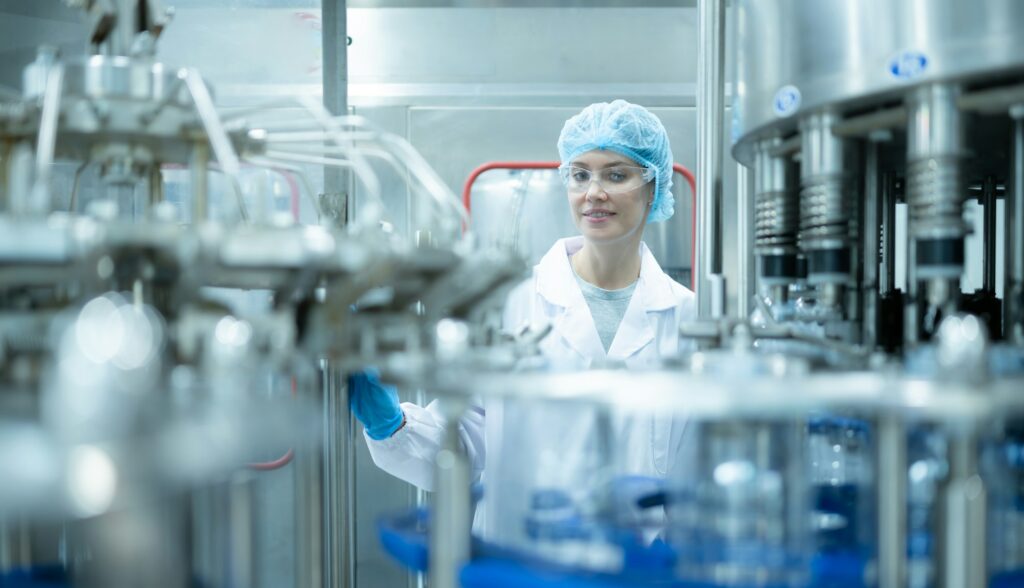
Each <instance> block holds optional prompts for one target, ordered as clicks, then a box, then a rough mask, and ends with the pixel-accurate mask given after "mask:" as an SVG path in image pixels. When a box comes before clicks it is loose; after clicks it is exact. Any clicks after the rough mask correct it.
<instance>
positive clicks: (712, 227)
mask: <svg viewBox="0 0 1024 588" xmlns="http://www.w3.org/2000/svg"><path fill="white" fill-rule="evenodd" d="M697 18H698V22H699V27H698V34H697V48H698V49H697V201H698V207H697V208H698V211H699V214H700V223H699V224H698V232H699V235H698V237H699V238H698V242H699V243H700V247H701V249H702V250H701V251H700V262H699V264H698V267H697V268H696V271H697V272H698V273H697V276H698V277H697V314H698V316H700V317H709V316H714V315H713V314H712V313H713V311H718V310H721V311H723V312H724V301H713V300H712V290H716V291H717V290H721V291H722V292H721V294H724V288H723V287H721V286H718V285H715V286H713V285H712V284H713V282H714V283H719V280H718V279H716V280H712V279H711V276H712V275H720V274H721V273H722V230H721V219H722V211H721V209H722V128H723V126H722V124H723V104H724V102H725V86H724V82H723V80H724V78H725V1H724V0H699V2H698V4H697ZM715 294H716V296H720V295H721V294H719V293H718V292H716V293H715ZM716 318H717V317H716Z"/></svg>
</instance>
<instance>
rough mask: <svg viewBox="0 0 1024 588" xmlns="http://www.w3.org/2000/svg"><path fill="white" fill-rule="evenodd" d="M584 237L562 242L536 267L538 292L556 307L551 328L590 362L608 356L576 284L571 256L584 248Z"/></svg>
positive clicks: (556, 244) (588, 308)
mask: <svg viewBox="0 0 1024 588" xmlns="http://www.w3.org/2000/svg"><path fill="white" fill-rule="evenodd" d="M582 245H583V238H582V237H571V238H568V239H562V240H560V241H558V242H557V243H555V246H554V247H552V248H551V250H550V251H548V253H547V254H546V255H545V256H544V257H543V258H542V259H541V260H540V263H538V264H537V282H536V283H537V291H538V293H539V294H540V295H541V296H542V297H543V298H544V299H545V300H547V301H548V303H550V304H552V305H553V306H554V307H555V312H554V313H553V314H554V316H553V317H552V319H551V323H552V328H553V330H554V331H555V333H556V334H557V335H558V336H559V337H561V338H562V339H563V340H564V341H565V342H566V343H568V345H569V346H570V347H571V348H572V349H574V350H575V351H576V352H577V353H579V354H580V355H581V356H583V358H585V359H586V360H587V363H588V364H589V363H590V361H592V360H593V359H594V358H603V357H605V352H604V345H602V344H601V338H600V336H599V335H598V334H597V326H596V325H595V324H594V318H593V317H592V316H591V315H590V307H589V306H587V301H586V300H585V299H584V298H583V292H582V291H580V286H579V284H578V283H576V277H575V275H573V271H572V267H571V266H570V265H569V257H568V256H569V254H571V253H575V252H576V251H578V250H579V249H580V247H582Z"/></svg>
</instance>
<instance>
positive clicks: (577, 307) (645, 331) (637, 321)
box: [536, 237, 677, 359]
mask: <svg viewBox="0 0 1024 588" xmlns="http://www.w3.org/2000/svg"><path fill="white" fill-rule="evenodd" d="M582 247H583V237H570V238H568V239H561V240H559V241H558V242H556V243H555V245H554V246H553V247H552V248H551V249H550V250H549V251H548V253H547V254H545V255H544V257H543V258H541V260H540V263H538V264H537V268H536V277H537V281H536V284H537V292H538V293H539V294H540V295H541V296H542V297H543V298H544V299H545V300H547V301H548V303H550V304H552V305H555V306H558V307H561V308H562V309H563V310H562V313H561V315H560V316H559V317H558V318H557V319H556V320H555V321H554V328H555V330H556V331H558V332H559V334H560V335H561V336H562V337H563V338H565V340H566V341H568V342H569V344H570V345H571V346H572V347H573V348H574V349H576V351H578V352H579V353H580V354H581V355H582V356H583V357H586V358H591V359H593V358H604V357H610V358H613V359H626V358H627V357H629V356H631V355H633V354H634V353H636V352H637V351H639V350H640V349H642V348H643V347H644V346H646V345H647V344H648V343H650V342H651V341H652V340H653V339H654V335H655V333H654V326H653V324H652V321H651V319H650V318H649V317H648V316H647V313H649V312H657V311H661V310H665V309H668V308H672V307H673V306H675V305H676V303H677V301H676V300H675V297H674V296H673V294H672V280H671V278H669V277H668V276H667V275H666V274H665V272H663V271H662V270H661V267H660V266H659V265H658V262H657V261H655V259H654V255H652V254H651V252H650V250H649V249H648V248H647V246H646V245H645V244H643V243H641V245H640V255H641V259H640V277H639V279H638V280H637V286H636V290H634V292H633V296H632V298H631V299H630V302H629V306H628V307H627V308H626V313H625V315H624V316H623V317H622V322H621V323H620V324H619V329H618V331H617V332H616V334H615V339H614V340H613V341H612V345H611V347H610V348H609V350H608V353H607V354H606V353H605V350H604V345H602V344H601V338H600V336H599V335H598V333H597V327H596V325H595V324H594V319H593V317H592V316H591V315H590V307H589V306H588V305H587V302H586V300H585V299H584V298H583V292H582V291H581V290H580V287H579V284H577V283H576V277H575V275H574V273H573V270H572V267H571V266H570V265H569V256H570V255H572V254H574V253H576V252H577V251H579V250H580V248H582Z"/></svg>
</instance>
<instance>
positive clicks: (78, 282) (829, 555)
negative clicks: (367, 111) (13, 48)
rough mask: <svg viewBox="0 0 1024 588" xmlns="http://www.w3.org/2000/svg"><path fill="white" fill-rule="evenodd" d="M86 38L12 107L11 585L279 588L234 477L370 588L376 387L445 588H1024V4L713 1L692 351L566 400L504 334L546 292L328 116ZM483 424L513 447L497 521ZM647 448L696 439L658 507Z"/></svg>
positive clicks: (302, 564)
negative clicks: (634, 434)
mask: <svg viewBox="0 0 1024 588" xmlns="http://www.w3.org/2000/svg"><path fill="white" fill-rule="evenodd" d="M69 4H74V5H75V6H76V7H77V8H79V9H81V10H82V11H83V13H84V14H85V15H86V17H87V18H86V22H87V23H88V24H87V26H88V28H89V35H88V38H89V43H90V48H89V50H88V51H87V52H85V53H83V54H78V55H60V54H57V53H56V52H54V51H53V50H51V49H48V48H45V47H44V48H41V49H40V51H39V53H38V57H37V58H36V60H35V61H34V62H33V63H31V64H27V67H26V69H25V75H24V80H23V85H22V91H21V92H20V93H4V94H0V259H2V260H3V263H2V266H0V477H2V483H0V574H2V575H0V585H6V583H8V582H9V583H15V582H21V583H25V584H28V585H52V584H54V583H56V584H59V585H67V584H71V585H74V586H121V585H125V586H149V585H153V586H188V585H204V586H205V585H209V586H251V585H255V584H256V583H257V578H256V577H255V575H256V571H255V566H254V561H253V560H254V558H255V557H257V548H256V546H255V545H254V543H253V531H252V529H253V516H254V515H253V509H252V508H251V503H252V496H251V488H249V487H248V486H247V484H246V482H245V475H244V472H247V471H250V470H251V469H253V468H256V469H260V468H267V467H274V466H275V465H276V464H280V463H284V462H288V461H291V462H292V463H293V464H294V466H295V470H296V484H297V486H296V488H297V496H298V499H297V501H296V517H295V519H296V523H297V524H296V527H295V529H294V536H293V537H290V538H289V540H290V541H291V543H293V544H294V548H295V553H296V577H295V585H296V586H303V587H306V586H317V587H320V586H351V585H352V584H353V582H354V581H353V579H352V578H353V577H354V575H353V574H352V568H353V566H354V565H355V562H354V561H353V560H352V558H351V555H350V550H349V547H350V544H351V541H352V538H351V532H352V526H353V525H352V521H353V518H352V514H353V513H352V506H351V502H350V501H349V500H348V499H349V497H350V492H351V488H352V486H351V477H352V475H353V469H352V454H351V451H352V443H353V441H358V439H354V438H353V436H352V434H351V429H350V424H351V417H350V415H349V413H348V409H347V402H346V401H345V387H344V377H343V376H344V375H345V374H346V373H347V372H352V371H356V370H361V369H365V368H366V367H369V366H374V367H376V368H377V369H379V370H380V372H381V374H382V377H383V378H384V379H385V380H386V381H390V382H393V383H397V384H399V385H402V386H407V387H416V388H418V389H421V390H423V391H424V393H425V394H427V395H429V396H436V397H439V398H441V400H442V403H441V406H442V407H443V410H444V411H445V414H446V415H447V416H448V424H447V430H446V435H447V436H446V446H445V447H444V449H442V450H441V451H440V452H439V453H438V455H437V456H436V458H435V463H436V470H435V484H434V486H435V488H434V492H433V495H432V497H431V500H430V508H429V510H416V511H413V512H403V513H398V514H390V515H387V516H384V517H383V518H382V520H381V538H382V541H383V543H384V545H385V546H386V548H387V549H388V550H389V552H391V553H392V554H394V555H395V556H396V558H398V559H399V560H400V561H402V562H403V563H404V564H405V565H407V566H408V567H410V568H411V569H414V570H417V571H422V572H425V573H426V580H427V582H428V583H429V585H430V586H433V587H436V588H446V587H454V586H459V585H461V586H466V587H472V586H491V587H493V586H503V585H507V586H513V585H514V586H548V587H553V586H576V587H580V586H595V587H597V586H609V585H612V586H637V587H644V586H680V587H682V586H687V587H690V586H716V587H717V586H722V587H748V586H772V587H775V586H779V587H803V586H822V587H824V586H880V587H882V588H902V587H922V588H923V587H929V586H944V587H950V588H959V587H978V586H986V585H987V586H1016V585H1021V583H1024V506H1022V505H1024V500H1022V499H1024V495H1022V491H1024V490H1022V488H1024V486H1022V484H1021V481H1022V479H1024V478H1022V476H1024V428H1022V426H1021V423H1022V416H1024V415H1022V412H1024V400H1022V396H1021V389H1022V384H1024V377H1022V376H1024V38H1022V37H1021V35H1020V31H1022V30H1024V4H1021V3H1018V2H1013V1H1010V0H989V1H986V2H979V3H965V2H959V1H957V0H948V1H947V0H933V1H930V2H920V1H915V0H898V1H889V0H865V1H862V2H859V3H850V2H844V1H841V0H826V1H821V0H818V1H810V0H777V1H766V0H739V1H737V2H734V3H731V4H730V8H729V10H728V12H727V11H726V6H725V2H724V1H723V0H700V1H699V2H698V10H699V33H700V34H699V42H698V46H699V52H700V55H699V68H698V93H697V109H698V133H697V135H698V137H697V140H698V167H697V170H696V171H697V174H696V178H697V184H698V190H697V192H698V204H697V210H696V213H697V214H698V215H699V223H698V231H697V243H698V248H697V254H698V263H697V267H696V268H694V275H695V276H696V285H697V295H698V303H699V304H698V307H699V310H700V312H699V317H698V320H696V321H694V322H693V323H689V324H686V325H683V326H682V327H681V329H680V334H679V335H680V338H681V339H683V340H685V342H686V345H683V346H682V348H684V349H686V350H687V351H686V353H684V354H682V355H680V356H678V357H670V358H666V359H665V361H664V362H663V364H662V365H659V366H656V367H655V368H652V369H649V370H644V371H625V370H624V369H617V368H616V367H615V366H600V367H597V366H594V369H590V370H585V371H568V372H567V371H557V370H552V369H550V368H551V367H552V366H547V365H545V364H544V363H543V362H539V361H536V350H537V341H538V340H539V339H540V338H542V337H545V336H551V335H550V333H549V332H548V331H547V330H544V329H539V330H537V331H529V332H525V333H516V334H507V333H502V332H501V330H500V309H501V305H502V302H503V298H504V295H505V294H506V293H507V291H508V290H509V288H511V287H513V286H514V285H515V284H516V283H517V282H518V281H519V280H520V279H521V278H522V277H523V276H524V275H525V269H526V268H525V265H524V264H523V262H522V261H521V260H519V259H518V258H517V257H516V256H515V255H514V254H513V253H512V252H511V251H507V250H503V249H495V248H484V247H481V246H478V245H477V244H476V243H475V241H474V238H473V235H472V232H471V231H464V228H472V227H466V225H467V224H468V220H469V219H468V218H467V216H466V214H465V211H464V210H463V209H462V206H461V203H460V202H459V200H458V199H457V198H456V197H455V196H454V195H453V194H452V191H451V189H450V188H449V187H448V186H447V185H445V183H444V182H443V181H442V180H440V179H439V177H438V176H437V174H436V173H434V171H433V170H432V169H431V167H430V166H429V165H427V164H426V162H425V161H424V160H423V158H422V157H421V156H420V155H419V154H418V153H417V152H416V151H415V150H414V149H412V148H411V146H410V145H409V144H408V142H406V141H405V140H404V139H402V138H400V137H397V136H395V135H392V134H389V133H386V132H384V131H382V130H380V129H379V128H377V127H376V126H374V125H373V124H372V123H370V121H368V120H365V119H363V118H360V117H356V116H351V115H347V113H345V112H343V107H344V101H343V100H342V101H337V100H335V101H334V103H333V104H332V100H331V99H330V98H331V97H332V96H333V98H335V99H336V98H337V90H338V88H336V87H334V88H327V87H325V88H324V90H325V92H324V94H325V99H326V100H325V101H326V102H327V103H328V104H332V109H333V111H332V110H330V109H327V108H325V107H324V106H323V105H322V104H321V102H319V101H316V100H310V99H305V98H296V99H288V100H280V101H276V102H272V103H267V104H259V105H255V106H251V107H244V108H237V109H234V110H230V111H222V110H219V109H218V108H217V107H216V106H215V101H214V100H213V92H212V89H211V88H210V87H209V86H208V85H207V84H206V82H205V81H204V80H203V78H202V77H201V76H200V74H199V73H198V72H196V71H195V70H192V69H182V70H178V69H173V68H170V67H168V66H166V65H164V64H161V63H159V62H158V61H156V59H155V58H154V48H155V47H156V44H157V43H158V42H159V37H160V35H161V32H162V31H163V30H164V28H165V27H167V26H173V24H171V22H170V20H169V17H168V15H167V13H166V12H165V11H164V10H163V9H162V7H161V6H160V3H159V2H158V1H157V0H132V1H127V0H125V1H118V2H113V1H104V0H86V1H78V2H69ZM331 6H335V7H336V6H337V5H336V4H335V3H332V4H331ZM325 10H326V8H325ZM334 16H335V17H336V16H338V15H334ZM327 20H328V19H327V15H326V14H325V22H327ZM727 22H728V23H729V28H728V31H729V33H730V35H731V38H732V39H733V41H734V48H735V51H734V57H735V63H734V65H735V68H734V73H735V75H734V78H733V79H732V80H731V86H730V87H731V92H730V94H729V96H728V98H729V107H730V111H729V116H730V117H731V118H730V119H729V120H728V122H727V118H726V112H725V111H726V109H725V106H726V98H727V96H726V92H725V83H724V82H725V80H724V77H725V71H726V69H725V67H724V66H725V58H726V53H725V41H726V31H727V27H726V23H727ZM328 31H333V33H334V34H339V31H337V30H334V29H331V28H330V27H325V37H326V36H327V35H328ZM340 35H341V38H344V30H343V29H342V30H341V31H340ZM332 83H335V84H336V83H337V81H335V82H332ZM339 107H342V108H339ZM726 125H728V129H729V130H730V131H731V142H730V144H729V145H723V144H722V143H723V136H724V135H725V133H724V132H723V131H724V130H725V128H726ZM726 152H728V153H730V154H731V156H732V157H733V158H734V159H735V160H736V161H738V162H740V163H741V164H743V165H744V166H745V168H746V170H747V171H746V172H745V173H746V175H747V176H748V178H749V181H748V182H740V184H739V185H740V188H739V189H737V191H736V193H735V194H726V193H723V182H722V175H723V158H724V157H727V155H726ZM371 161H372V162H373V164H371ZM377 165H384V166H388V167H390V168H393V169H394V170H396V172H397V173H398V174H399V176H400V177H401V178H402V180H403V184H404V186H403V187H404V188H406V189H408V190H409V192H410V194H412V195H413V197H412V200H411V202H412V206H411V208H410V211H409V229H410V230H409V231H408V234H405V235H399V234H395V233H393V232H390V231H388V225H387V223H386V222H382V221H384V220H386V218H385V217H386V209H385V208H386V207H385V206H384V204H383V199H382V194H381V191H382V189H381V185H380V182H379V179H378V177H377V174H376V171H375V170H376V169H378V168H377V167H375V166H377ZM321 168H329V169H330V170H332V172H330V173H329V177H330V178H331V181H330V182H328V183H329V184H330V185H325V187H324V190H323V191H320V190H318V187H317V185H316V182H314V181H312V179H311V178H310V174H311V172H312V171H317V172H319V170H320V169H321ZM253 170H269V171H267V172H266V173H269V174H274V175H275V176H276V177H279V178H283V180H282V181H285V182H286V183H289V184H290V185H292V186H293V187H294V190H291V194H290V196H289V198H290V199H287V200H286V202H285V203H284V204H283V205H280V203H277V202H275V201H270V202H269V203H268V199H267V198H266V194H265V193H264V192H265V191H266V188H265V185H264V184H261V183H260V182H250V181H247V180H246V178H247V174H249V173H250V172H252V171H253ZM339 170H340V171H339ZM335 172H337V173H335ZM87 174H94V175H95V177H96V183H94V184H91V185H87V182H85V181H84V180H83V178H84V177H86V175H87ZM330 174H333V175H330ZM339 174H340V175H339ZM350 188H351V189H350ZM214 192H218V193H221V194H225V195H227V196H228V198H226V199H219V198H213V197H211V194H212V193H214ZM343 192H355V193H356V194H358V197H359V206H358V207H351V206H349V205H348V204H349V200H348V199H346V198H345V195H344V194H343ZM733 199H735V202H736V206H735V209H736V210H737V217H736V218H726V217H725V215H724V214H723V211H724V210H725V208H726V207H725V206H724V201H725V200H733ZM271 200H272V199H271ZM300 200H301V201H302V202H300ZM299 207H308V208H307V210H308V211H311V215H312V216H313V217H315V222H314V223H307V224H301V223H299V222H298V214H297V212H296V211H297V210H298V208H299ZM353 210H354V213H351V212H352V211H353ZM972 213H977V214H976V215H972ZM727 233H728V234H729V235H733V234H734V235H735V236H736V237H737V240H738V242H739V243H740V246H739V249H740V260H739V261H740V263H739V267H738V268H731V267H726V266H725V264H724V260H723V255H722V242H723V240H724V239H725V238H727ZM972 240H977V242H978V243H980V246H979V247H978V248H977V251H980V254H971V253H969V252H970V251H975V249H974V248H973V246H972V245H971V243H973V241H972ZM973 276H979V277H980V279H977V280H975V279H974V278H973ZM729 288H733V289H734V290H735V291H736V292H738V293H739V295H738V297H737V298H738V304H737V305H736V308H729V307H727V304H726V300H727V297H726V292H727V291H729ZM240 292H256V293H258V294H259V295H260V298H261V301H262V302H261V303H260V304H253V305H249V307H247V308H245V309H244V312H243V310H241V307H240V306H238V305H233V304H231V301H232V297H237V296H242V294H239V293H240ZM481 402H482V403H483V404H484V405H485V406H488V407H495V408H497V409H499V410H493V411H492V410H490V409H489V412H488V419H489V421H488V426H499V427H502V429H503V430H504V431H505V432H506V433H507V434H506V435H505V437H504V438H505V440H504V442H503V443H502V444H501V446H498V447H488V474H487V477H486V480H485V482H484V485H483V487H482V488H473V487H471V484H470V479H471V478H470V467H469V464H468V463H467V460H466V457H465V454H464V451H463V448H462V446H461V444H460V441H459V429H458V421H459V416H460V415H461V414H463V413H464V412H465V411H466V410H467V409H469V407H470V406H471V405H474V404H477V403H481ZM568 415H573V418H579V416H580V415H585V418H591V419H593V421H594V422H595V423H596V424H597V426H596V427H594V430H596V431H599V432H600V433H599V434H597V435H595V436H594V438H586V439H576V440H574V446H575V447H576V448H577V449H578V450H579V451H581V452H584V453H585V454H586V459H583V460H581V461H580V463H582V464H583V465H582V466H581V467H580V468H578V470H577V471H572V472H566V471H561V470H560V460H559V459H558V451H559V447H550V446H546V445H545V444H544V440H541V439H534V438H531V436H530V435H529V434H528V431H529V430H528V429H526V428H525V426H524V425H525V424H527V423H530V422H531V420H536V419H541V420H546V422H549V423H557V422H558V421H559V419H560V418H562V417H564V418H569V416H568ZM623 417H630V418H650V419H659V420H660V421H662V422H664V423H666V426H671V427H676V428H677V429H678V432H679V433H678V436H677V437H676V438H675V441H676V444H675V445H674V452H673V453H672V454H671V455H669V456H668V458H667V466H666V471H665V475H664V476H663V477H661V478H659V479H653V478H649V479H636V478H635V477H631V476H629V475H627V474H628V472H629V469H630V467H629V463H627V462H626V461H625V460H624V458H623V452H621V451H619V447H618V445H617V440H619V435H620V432H621V430H620V428H619V424H618V423H621V422H622V418H623ZM268 457H270V458H272V460H271V461H266V460H267V458H268ZM474 512H477V513H486V515H487V521H488V525H487V526H486V527H485V528H483V529H480V528H478V529H476V530H475V532H474V529H473V528H472V520H473V516H474ZM47 582H49V583H50V584H45V583H47Z"/></svg>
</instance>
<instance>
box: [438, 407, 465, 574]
mask: <svg viewBox="0 0 1024 588" xmlns="http://www.w3.org/2000/svg"><path fill="white" fill-rule="evenodd" d="M443 408H444V410H445V415H446V417H447V423H446V425H445V430H444V445H443V446H442V447H441V450H440V451H438V452H437V456H436V457H435V458H434V501H433V504H432V513H431V514H432V523H431V527H430V585H431V586H433V587H436V588H455V587H456V586H459V570H460V569H462V566H463V565H464V564H466V562H468V561H469V556H470V527H471V523H472V507H471V506H470V504H471V499H470V489H469V485H470V465H469V458H468V457H467V456H466V451H465V449H464V448H463V446H462V440H461V438H460V436H459V418H460V417H461V415H462V408H463V407H462V406H460V405H459V403H457V402H453V403H451V404H449V405H448V406H446V407H443Z"/></svg>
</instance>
